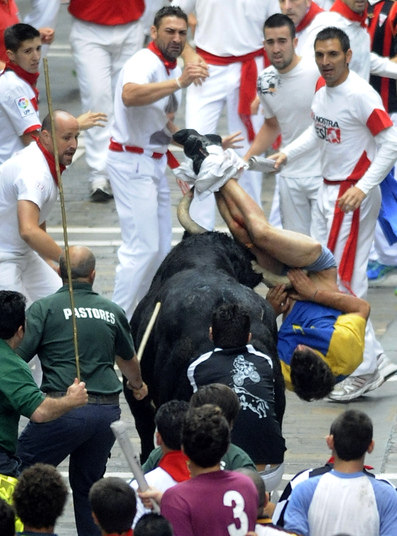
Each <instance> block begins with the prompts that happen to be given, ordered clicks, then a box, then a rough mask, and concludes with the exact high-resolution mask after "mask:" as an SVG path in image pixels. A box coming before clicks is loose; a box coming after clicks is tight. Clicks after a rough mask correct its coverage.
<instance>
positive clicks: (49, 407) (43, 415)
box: [30, 378, 88, 423]
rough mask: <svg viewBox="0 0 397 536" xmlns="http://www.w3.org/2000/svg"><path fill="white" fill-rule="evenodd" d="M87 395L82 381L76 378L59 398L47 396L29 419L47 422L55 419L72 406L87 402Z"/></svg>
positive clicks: (79, 405)
mask: <svg viewBox="0 0 397 536" xmlns="http://www.w3.org/2000/svg"><path fill="white" fill-rule="evenodd" d="M87 401H88V395H87V389H86V388H85V383H84V382H79V381H78V379H77V378H76V379H75V380H74V382H73V383H72V385H70V386H69V387H68V390H67V392H66V395H65V396H62V397H60V398H51V397H47V398H45V399H44V400H43V402H42V403H41V404H40V406H39V407H38V408H36V409H35V411H34V412H33V413H32V415H31V416H30V420H31V421H33V422H36V423H41V422H48V421H52V420H53V419H57V418H58V417H60V416H61V415H63V414H64V413H67V412H68V411H70V410H71V409H73V408H79V407H81V406H84V405H85V404H87Z"/></svg>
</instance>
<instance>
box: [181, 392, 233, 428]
mask: <svg viewBox="0 0 397 536" xmlns="http://www.w3.org/2000/svg"><path fill="white" fill-rule="evenodd" d="M204 404H214V405H215V406H219V407H220V408H221V410H222V413H223V416H224V417H225V419H226V420H227V422H228V423H229V426H230V428H232V427H233V423H234V422H235V420H236V419H237V415H238V412H239V411H240V401H239V399H238V396H237V395H236V393H235V392H234V391H233V389H231V388H230V387H228V386H227V385H224V384H223V383H210V384H209V385H203V386H201V387H199V388H198V390H197V391H196V392H195V393H193V395H192V397H191V399H190V407H191V408H199V407H200V406H204Z"/></svg>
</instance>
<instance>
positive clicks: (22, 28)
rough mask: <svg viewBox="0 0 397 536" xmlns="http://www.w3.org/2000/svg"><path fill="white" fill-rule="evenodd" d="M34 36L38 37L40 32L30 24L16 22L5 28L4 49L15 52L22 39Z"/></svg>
mask: <svg viewBox="0 0 397 536" xmlns="http://www.w3.org/2000/svg"><path fill="white" fill-rule="evenodd" d="M35 37H40V32H39V31H38V30H36V28H33V26H31V25H30V24H24V23H22V22H18V23H17V24H14V25H13V26H9V27H8V28H6V29H5V31H4V44H5V47H6V50H12V52H17V50H18V49H19V47H20V46H21V43H22V42H23V41H26V40H27V39H34V38H35Z"/></svg>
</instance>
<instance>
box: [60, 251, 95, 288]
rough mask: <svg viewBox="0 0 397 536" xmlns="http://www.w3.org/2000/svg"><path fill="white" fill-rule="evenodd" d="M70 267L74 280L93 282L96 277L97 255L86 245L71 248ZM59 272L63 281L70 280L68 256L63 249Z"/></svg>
mask: <svg viewBox="0 0 397 536" xmlns="http://www.w3.org/2000/svg"><path fill="white" fill-rule="evenodd" d="M69 258H70V269H71V273H72V280H82V281H87V282H89V283H92V282H93V281H94V277H95V257H94V254H93V253H92V251H91V250H90V249H88V248H86V247H84V246H71V247H70V248H69ZM59 273H60V276H61V278H62V281H64V282H66V281H67V280H68V272H67V268H66V256H65V252H64V251H63V252H62V254H61V256H60V258H59Z"/></svg>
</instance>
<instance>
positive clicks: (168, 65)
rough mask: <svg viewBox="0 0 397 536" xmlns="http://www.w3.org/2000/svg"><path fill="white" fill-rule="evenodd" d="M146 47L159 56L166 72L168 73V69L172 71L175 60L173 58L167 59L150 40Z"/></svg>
mask: <svg viewBox="0 0 397 536" xmlns="http://www.w3.org/2000/svg"><path fill="white" fill-rule="evenodd" d="M147 47H148V49H149V50H151V51H152V52H153V54H156V56H157V57H159V58H160V59H161V61H162V62H163V63H164V67H165V69H166V71H167V74H170V71H172V69H175V67H176V60H173V61H170V60H167V59H166V58H165V57H164V55H163V53H162V52H161V50H160V49H159V48H158V47H157V45H156V43H155V42H154V41H150V43H149V44H148V46H147Z"/></svg>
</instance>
